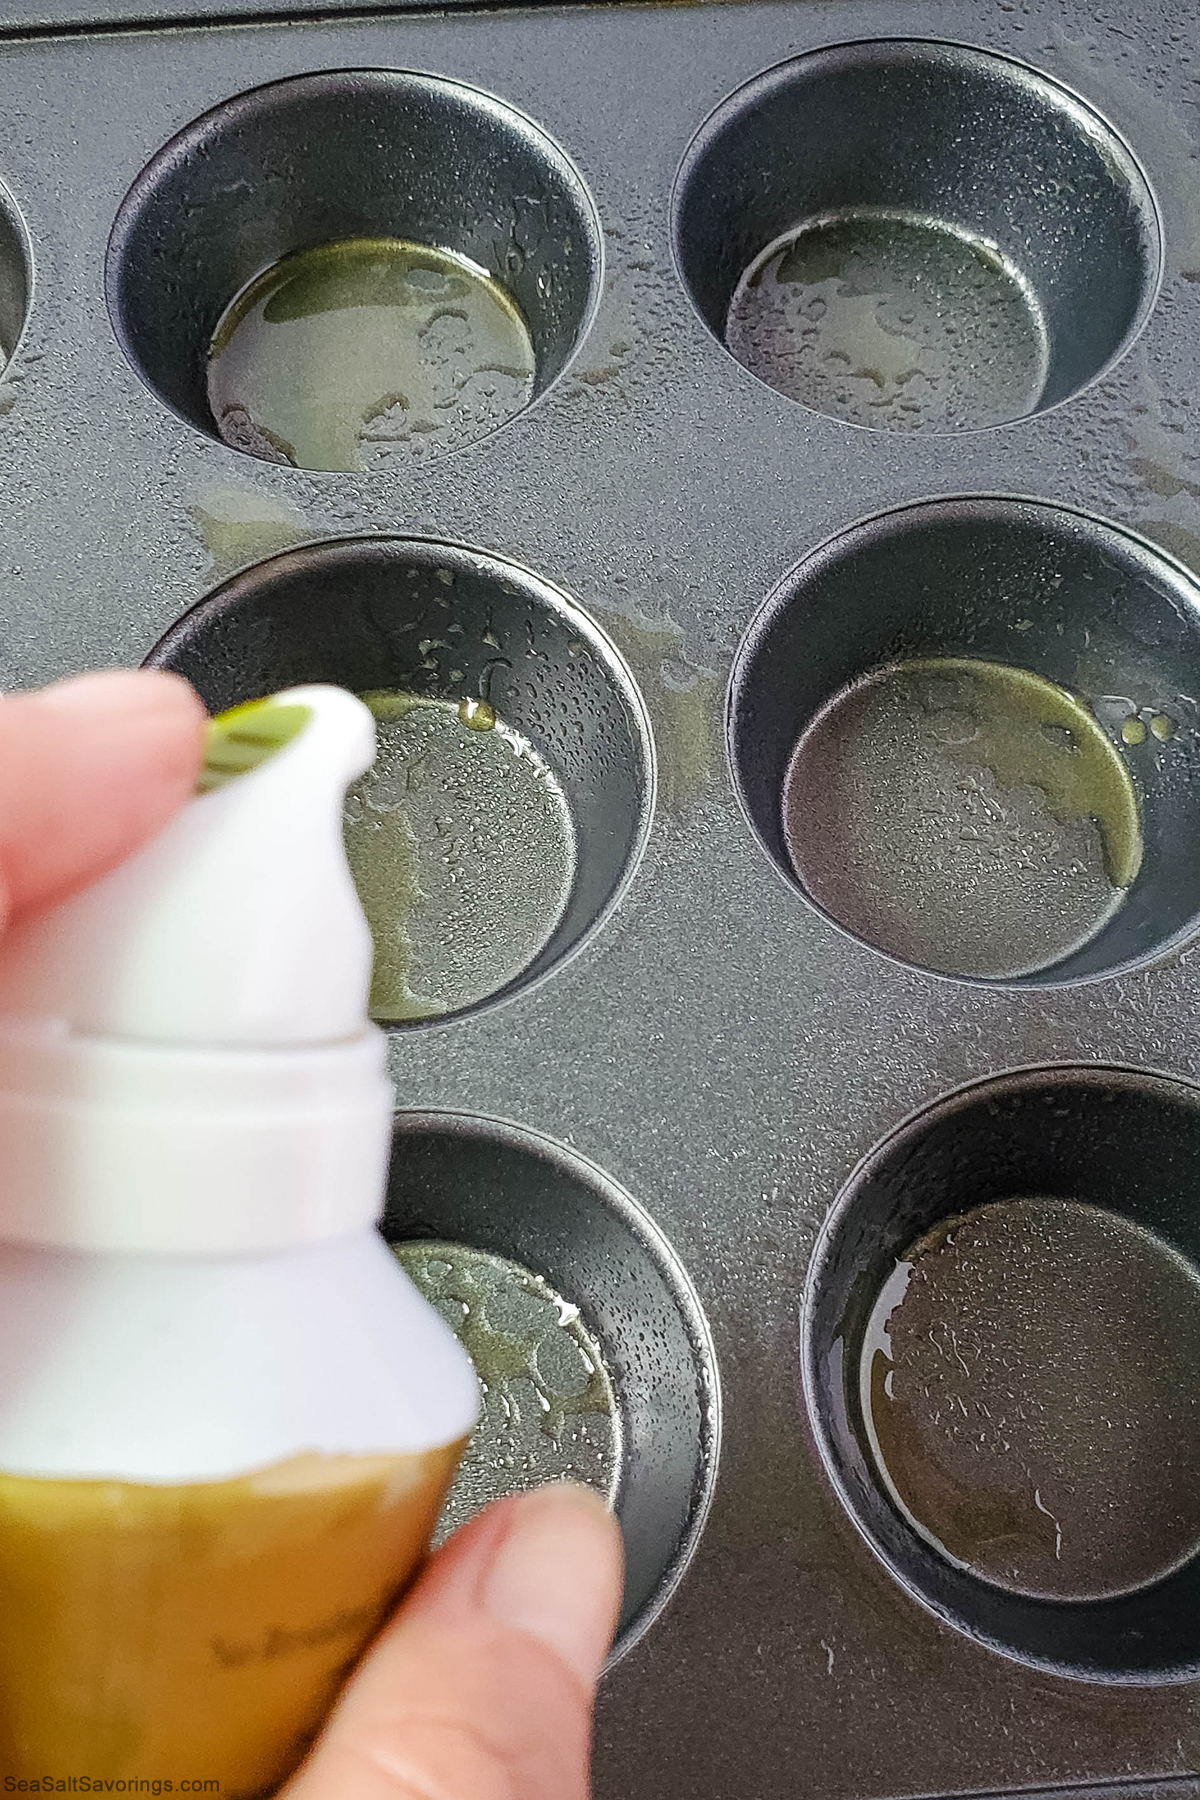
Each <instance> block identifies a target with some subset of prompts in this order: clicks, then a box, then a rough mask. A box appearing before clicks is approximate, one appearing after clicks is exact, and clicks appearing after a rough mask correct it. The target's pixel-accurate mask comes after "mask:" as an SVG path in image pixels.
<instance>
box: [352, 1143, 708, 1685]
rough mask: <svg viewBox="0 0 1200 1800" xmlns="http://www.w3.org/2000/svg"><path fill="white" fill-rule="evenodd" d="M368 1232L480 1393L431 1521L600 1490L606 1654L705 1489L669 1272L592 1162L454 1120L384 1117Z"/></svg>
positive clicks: (666, 1588)
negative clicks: (606, 1574)
mask: <svg viewBox="0 0 1200 1800" xmlns="http://www.w3.org/2000/svg"><path fill="white" fill-rule="evenodd" d="M381 1229H382V1231H383V1234H384V1236H385V1237H386V1238H387V1240H388V1242H389V1243H390V1244H392V1245H393V1246H394V1247H396V1249H397V1252H398V1254H399V1256H400V1260H401V1262H402V1264H403V1266H404V1267H405V1268H406V1269H408V1271H409V1273H410V1274H413V1275H415V1277H416V1278H417V1280H418V1284H419V1285H420V1286H421V1287H422V1288H423V1290H424V1291H425V1292H426V1294H427V1295H428V1297H429V1298H430V1299H431V1300H432V1301H433V1303H434V1305H436V1306H438V1308H439V1310H440V1311H441V1312H442V1313H443V1316H444V1317H446V1318H447V1319H448V1320H449V1322H450V1323H451V1324H452V1325H453V1326H454V1327H455V1329H456V1330H458V1331H459V1333H460V1335H461V1336H462V1339H463V1342H464V1343H465V1344H466V1345H467V1348H468V1349H469V1350H470V1351H471V1353H472V1356H473V1357H474V1359H475V1362H476V1369H477V1372H478V1374H479V1377H480V1380H481V1383H482V1384H483V1387H484V1390H485V1391H484V1395H483V1401H484V1408H483V1421H482V1424H481V1427H480V1429H479V1431H478V1432H477V1435H476V1442H475V1444H473V1446H472V1448H471V1450H469V1451H468V1454H467V1458H466V1460H465V1461H464V1464H463V1469H462V1471H461V1473H460V1477H459V1481H458V1483H457V1484H456V1487H455V1489H454V1490H453V1491H452V1492H451V1495H450V1498H449V1500H448V1502H447V1514H446V1515H445V1516H444V1521H443V1524H444V1526H445V1525H453V1524H458V1523H461V1522H462V1521H463V1520H464V1519H466V1518H468V1517H470V1516H471V1515H472V1513H474V1512H475V1511H476V1510H477V1509H478V1507H479V1506H481V1505H483V1504H484V1503H485V1502H486V1501H487V1500H489V1499H491V1498H494V1497H497V1496H498V1495H500V1494H503V1493H507V1492H513V1491H516V1490H517V1489H523V1488H528V1487H532V1486H536V1485H539V1483H540V1482H542V1481H545V1480H555V1479H560V1478H563V1477H570V1478H574V1479H576V1480H580V1479H581V1480H584V1481H587V1482H589V1484H590V1485H592V1486H594V1487H596V1488H597V1489H598V1490H599V1491H601V1492H602V1493H605V1494H606V1495H607V1496H608V1497H609V1498H610V1499H611V1500H612V1502H613V1504H614V1505H615V1509H616V1514H617V1517H618V1519H619V1521H620V1524H621V1528H622V1532H623V1535H624V1539H625V1559H626V1560H625V1598H624V1604H623V1606H622V1609H621V1622H620V1625H619V1628H618V1637H617V1643H616V1647H615V1650H614V1655H620V1654H622V1653H623V1652H624V1651H625V1650H627V1649H629V1647H630V1646H631V1645H632V1644H633V1643H635V1642H636V1641H637V1639H638V1638H639V1637H641V1635H642V1633H643V1632H644V1631H646V1630H647V1628H648V1627H649V1626H650V1625H651V1623H652V1622H653V1621H654V1619H656V1618H657V1616H658V1614H659V1613H660V1612H661V1611H662V1608H663V1607H664V1606H665V1605H666V1603H667V1601H668V1600H669V1598H670V1596H671V1594H672V1593H673V1592H674V1590H675V1588H676V1586H677V1585H678V1583H679V1581H680V1579H681V1578H682V1575H683V1573H684V1570H685V1569H686V1567H687V1564H688V1562H689V1560H690V1559H691V1556H692V1554H693V1552H694V1550H695V1548H696V1544H697V1542H698V1541H699V1538H700V1534H701V1531H702V1530H703V1526H704V1520H705V1516H706V1514H707V1510H708V1506H709V1502H710V1500H711V1497H712V1490H713V1484H714V1481H715V1478H716V1468H717V1458H718V1451H719V1441H720V1401H719V1390H718V1385H717V1374H716V1365H715V1361H714V1357H713V1350H712V1344H711V1340H710V1338H709V1334H708V1327H707V1325H706V1323H705V1320H704V1316H703V1313H702V1311H701V1308H700V1305H699V1302H698V1300H697V1298H696V1295H695V1293H694V1292H693V1290H692V1287H691V1284H690V1282H689V1281H688V1279H687V1276H686V1274H685V1273H684V1271H683V1269H682V1268H681V1266H680V1264H679V1262H678V1260H677V1259H676V1257H675V1255H674V1253H673V1252H672V1250H671V1249H670V1247H669V1245H668V1244H667V1243H666V1242H665V1240H664V1239H663V1238H662V1237H661V1236H660V1234H659V1233H658V1231H657V1230H656V1229H655V1227H654V1226H653V1224H652V1223H651V1221H650V1220H649V1219H648V1218H647V1216H646V1215H645V1213H644V1212H643V1211H642V1210H641V1208H640V1207H639V1206H638V1205H637V1204H636V1203H635V1202H634V1201H633V1200H631V1199H630V1197H629V1196H628V1195H627V1194H626V1193H624V1192H623V1191H622V1189H621V1188H619V1187H618V1186H617V1185H616V1184H615V1183H614V1182H612V1181H610V1180H609V1179H608V1178H607V1177H606V1176H605V1175H603V1174H602V1173H601V1172H600V1170H598V1169H597V1168H595V1167H594V1166H593V1165H592V1164H590V1163H588V1162H586V1161H585V1160H584V1159H583V1158H582V1157H579V1156H576V1155H575V1154H574V1153H573V1152H571V1151H568V1150H566V1149H564V1148H563V1147H562V1146H561V1145H558V1144H555V1143H553V1142H551V1141H550V1140H549V1139H548V1138H544V1137H542V1136H540V1135H539V1134H538V1133H536V1132H531V1131H523V1130H518V1129H517V1128H516V1127H515V1126H512V1125H506V1124H501V1123H499V1122H498V1121H494V1120H486V1119H475V1118H471V1117H467V1116H465V1115H462V1114H458V1113H437V1112H430V1113H418V1112H414V1113H406V1112H402V1113H399V1114H397V1117H396V1127H395V1136H394V1140H393V1150H392V1163H391V1175H390V1180H389V1186H388V1202H387V1210H386V1212H385V1214H384V1219H383V1224H382V1227H381ZM556 1313H557V1323H556V1318H555V1315H556Z"/></svg>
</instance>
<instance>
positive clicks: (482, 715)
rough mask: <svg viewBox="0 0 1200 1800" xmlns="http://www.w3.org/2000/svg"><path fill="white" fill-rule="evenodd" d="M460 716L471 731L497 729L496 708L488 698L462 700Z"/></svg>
mask: <svg viewBox="0 0 1200 1800" xmlns="http://www.w3.org/2000/svg"><path fill="white" fill-rule="evenodd" d="M458 716H459V718H460V719H461V720H462V722H463V724H464V725H466V726H467V727H468V728H469V729H470V730H471V731H494V730H495V729H496V710H495V708H494V707H492V706H489V705H488V703H487V701H486V700H470V699H467V700H460V701H459V703H458Z"/></svg>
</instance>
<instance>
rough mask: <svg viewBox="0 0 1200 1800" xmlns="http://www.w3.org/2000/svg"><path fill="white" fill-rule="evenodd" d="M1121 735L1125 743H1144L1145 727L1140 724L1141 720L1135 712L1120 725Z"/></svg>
mask: <svg viewBox="0 0 1200 1800" xmlns="http://www.w3.org/2000/svg"><path fill="white" fill-rule="evenodd" d="M1121 736H1122V737H1123V738H1124V740H1125V742H1126V743H1127V744H1144V743H1145V741H1146V727H1145V726H1144V725H1143V724H1142V721H1141V720H1140V719H1139V718H1138V717H1137V715H1136V713H1135V714H1134V716H1133V717H1132V718H1129V719H1126V720H1125V723H1124V724H1123V725H1122V727H1121Z"/></svg>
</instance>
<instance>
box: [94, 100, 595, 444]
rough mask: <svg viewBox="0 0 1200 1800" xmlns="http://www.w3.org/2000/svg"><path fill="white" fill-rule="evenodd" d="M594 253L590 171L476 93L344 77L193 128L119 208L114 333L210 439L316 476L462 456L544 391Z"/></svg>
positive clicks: (564, 355)
mask: <svg viewBox="0 0 1200 1800" xmlns="http://www.w3.org/2000/svg"><path fill="white" fill-rule="evenodd" d="M600 269H601V239H600V230H599V225H598V222H597V218H596V213H595V209H594V207H593V205H592V202H591V199H590V197H589V195H588V193H587V190H586V188H585V186H584V184H583V181H582V178H581V177H580V175H579V173H578V171H577V170H576V169H575V167H574V165H573V164H572V163H571V162H570V160H569V159H568V157H567V156H566V155H565V154H564V152H563V151H562V150H560V149H559V147H558V146H557V145H556V144H555V143H553V142H552V140H551V139H550V138H549V137H547V136H546V134H545V133H544V132H543V131H541V130H540V128H539V127H538V126H536V125H535V124H533V123H532V121H531V120H529V119H527V118H525V117H524V116H523V115H522V114H521V113H519V112H517V111H516V110H514V109H513V108H512V107H509V106H506V105H505V104H504V103H503V102H502V101H500V100H497V99H494V98H493V97H492V96H491V95H488V94H484V93H481V92H479V91H478V90H476V89H475V88H471V87H467V86H465V85H464V84H462V83H461V82H456V81H447V80H443V79H441V78H439V77H436V76H432V75H421V74H412V73H407V72H404V71H399V70H390V69H349V70H335V71H330V72H323V73H319V74H312V75H301V76H296V77H293V78H291V79H289V80H286V81H279V82H274V83H272V84H271V85H269V86H267V87H261V88H255V89H253V90H251V91H250V92H248V93H244V94H239V95H237V96H236V97H235V98H234V99H232V100H228V101H226V102H224V104H222V105H221V106H218V107H215V108H214V109H213V110H212V111H211V112H208V113H205V114H204V115H203V117H201V118H199V119H197V120H195V121H194V122H193V123H192V124H191V125H188V126H187V127H185V129H184V130H183V131H181V132H180V133H179V135H178V136H177V137H175V138H173V139H172V140H171V141H170V143H169V144H167V145H165V146H164V148H163V149H162V150H160V151H159V152H158V154H157V155H156V156H155V157H154V158H153V159H152V160H151V162H150V163H149V164H148V165H147V166H146V168H145V169H144V170H143V171H142V173H141V174H140V175H139V176H138V178H137V180H136V181H135V182H134V184H133V186H132V188H131V189H130V190H129V193H128V194H127V196H126V198H125V200H124V202H123V203H122V205H121V208H120V211H119V212H118V214H117V219H116V223H115V224H114V227H113V231H112V237H111V240H110V243H109V251H108V272H107V286H108V300H109V309H110V312H111V314H112V319H113V324H114V327H115V329H116V332H117V336H118V338H119V340H120V342H121V345H122V347H123V349H124V350H125V352H126V354H127V355H128V357H129V359H130V361H131V362H132V363H133V365H134V367H135V368H136V369H137V370H138V372H139V373H140V374H141V375H142V377H143V379H144V380H145V381H146V382H147V383H148V384H149V386H150V387H151V388H153V389H154V390H155V392H156V393H158V394H159V395H160V396H161V398H162V399H163V400H165V401H166V403H167V405H168V406H170V407H172V408H173V409H174V410H175V411H176V412H177V413H179V414H180V415H181V416H182V417H183V418H185V419H187V420H189V421H190V422H191V423H192V424H193V425H195V426H197V427H198V428H199V429H200V430H201V431H205V432H208V433H209V434H210V435H211V436H215V437H220V438H222V439H223V440H224V441H225V442H227V443H229V444H230V445H231V446H232V447H234V448H235V449H240V450H244V451H247V452H248V453H249V454H251V455H255V456H259V457H261V458H264V459H265V460H267V461H272V462H283V463H293V464H297V465H299V466H300V467H303V468H313V469H350V470H366V469H372V468H378V467H391V466H404V465H405V464H406V463H408V464H411V463H412V462H414V461H416V462H419V461H421V460H427V459H428V458H430V457H433V456H437V455H440V454H443V453H445V452H447V451H451V450H455V449H458V448H461V447H462V446H463V445H465V444H468V443H471V442H474V441H475V440H477V439H478V438H480V437H483V436H485V435H486V434H487V433H489V432H491V431H492V430H494V429H495V428H496V427H497V426H499V425H501V424H503V423H504V422H505V421H506V420H507V419H509V418H511V417H512V416H514V415H515V414H516V413H517V412H519V411H520V410H522V408H523V407H525V406H526V405H528V404H529V403H530V402H531V401H532V400H535V399H536V398H537V397H538V396H539V395H541V394H542V393H544V392H545V390H546V389H547V388H548V387H549V386H550V385H551V383H552V382H553V381H554V380H555V379H556V378H557V376H558V375H559V374H560V373H561V372H562V370H563V369H564V368H565V366H566V364H567V363H568V361H569V360H570V358H571V356H572V354H573V352H574V350H575V347H576V345H577V344H578V343H579V341H580V339H581V338H582V336H583V334H584V332H585V331H586V329H587V325H588V322H589V320H590V317H591V314H592V311H593V308H594V305H595V301H596V296H597V294H598V291H599V282H600Z"/></svg>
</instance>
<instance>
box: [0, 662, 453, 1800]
mask: <svg viewBox="0 0 1200 1800" xmlns="http://www.w3.org/2000/svg"><path fill="white" fill-rule="evenodd" d="M209 744H210V755H209V761H208V765H207V767H206V772H205V778H204V782H203V784H202V786H203V787H205V788H207V789H208V790H209V791H202V792H201V793H199V794H198V795H197V796H196V797H195V798H194V799H193V800H192V801H190V802H189V803H188V804H187V805H186V806H185V807H184V809H183V810H182V812H181V813H179V814H178V815H177V816H176V817H175V819H174V820H173V821H172V822H171V823H170V824H169V825H168V826H167V827H166V829H165V830H164V831H163V832H161V833H160V835H159V836H158V837H157V838H155V839H154V840H153V842H151V843H150V844H148V845H147V846H146V847H145V848H143V849H142V850H141V851H140V853H139V854H137V855H136V856H134V857H133V858H132V859H131V860H130V861H129V862H127V863H125V864H124V865H123V866H122V867H121V868H119V869H117V870H115V871H114V872H113V873H111V874H109V875H108V876H106V877H105V878H104V879H103V880H101V881H99V882H97V883H96V884H95V885H94V886H92V887H90V888H88V889H87V890H85V891H84V892H82V893H80V894H77V895H76V896H74V897H73V898H70V899H68V900H66V901H65V902H64V903H63V904H61V905H60V906H58V907H57V908H55V909H54V910H52V911H50V912H49V913H46V914H43V915H41V916H40V917H37V918H34V919H32V920H30V921H29V922H28V923H25V924H23V925H20V926H18V927H17V928H16V929H15V930H14V931H13V932H12V933H11V934H10V936H9V937H8V938H7V939H5V940H4V943H3V945H2V946H0V1774H3V1775H6V1776H8V1775H12V1776H15V1777H17V1778H18V1779H19V1778H22V1777H43V1776H46V1775H50V1776H55V1775H57V1776H59V1777H60V1778H67V1777H87V1778H90V1781H91V1783H92V1785H93V1787H94V1785H95V1784H96V1783H97V1782H98V1781H100V1780H102V1779H104V1778H118V1791H120V1789H121V1787H122V1786H123V1783H121V1782H120V1781H119V1778H130V1777H144V1778H148V1779H149V1781H150V1782H158V1781H162V1782H167V1781H172V1782H174V1784H175V1788H176V1791H178V1789H179V1786H180V1784H181V1783H182V1782H183V1781H199V1780H215V1781H219V1782H220V1792H221V1794H222V1795H224V1796H226V1800H228V1797H229V1796H236V1795H254V1794H263V1793H266V1792H269V1791H271V1789H273V1788H274V1787H275V1786H276V1785H277V1784H278V1782H279V1781H280V1780H282V1779H283V1777H284V1776H285V1775H287V1774H288V1773H289V1772H290V1770H291V1769H292V1768H293V1767H294V1765H295V1764H296V1763H297V1762H298V1761H299V1759H300V1758H301V1756H302V1755H303V1753H304V1750H305V1749H306V1748H307V1746H308V1744H309V1743H310V1742H311V1739H312V1737H313V1735H314V1733H315V1731H316V1729H317V1728H318V1726H319V1724H320V1722H321V1719H322V1717H323V1715H324V1713H325V1711H326V1710H327V1708H328V1706H329V1703H330V1701H331V1700H332V1698H333V1696H334V1694H335V1692H336V1690H337V1687H338V1685H339V1683H340V1681H341V1679H342V1678H343V1676H344V1675H345V1673H346V1671H347V1669H348V1667H349V1666H350V1665H351V1664H352V1663H353V1661H354V1659H355V1657H356V1656H357V1655H358V1653H359V1651H360V1650H361V1649H362V1647H363V1645H364V1644H365V1642H366V1641H367V1639H368V1638H369V1637H370V1636H371V1635H372V1633H373V1632H374V1630H375V1629H376V1627H377V1626H378V1625H379V1623H380V1621H381V1619H382V1617H383V1615H384V1613H385V1612H386V1609H387V1608H388V1606H389V1604H390V1603H391V1601H392V1600H393V1599H394V1598H395V1596H396V1594H397V1592H398V1591H399V1590H400V1589H401V1588H402V1587H403V1586H404V1583H405V1581H406V1580H407V1578H408V1577H409V1576H410V1575H411V1573H412V1571H413V1568H414V1565H415V1564H416V1563H417V1561H418V1559H419V1558H420V1557H421V1556H422V1555H423V1553H424V1551H425V1549H426V1547H427V1545H428V1542H429V1537H430V1533H431V1531H432V1529H433V1525H434V1521H435V1519H436V1516H437V1513H438V1510H439V1507H440V1504H441V1501H442V1498H443V1496H444V1494H445V1491H446V1489H447V1487H448V1485H449V1483H450V1480H451V1478H452V1476H453V1473H454V1470H455V1467H456V1465H457V1462H458V1459H459V1456H460V1454H461V1451H462V1448H463V1444H464V1441H465V1439H466V1436H467V1435H468V1433H469V1432H470V1430H471V1427H472V1425H473V1423H474V1419H475V1413H476V1405H477V1400H476V1392H477V1390H476V1383H475V1378H474V1374H473V1371H472V1369H471V1366H470V1363H469V1361H468V1359H467V1357H466V1355H465V1353H464V1352H463V1350H462V1349H461V1347H460V1345H459V1344H458V1342H457V1340H456V1339H455V1338H454V1336H453V1334H452V1333H451V1332H450V1330H449V1328H448V1327H447V1326H446V1325H445V1324H444V1323H443V1321H442V1320H441V1319H440V1318H439V1317H438V1315H437V1314H436V1313H435V1312H434V1311H433V1310H432V1309H431V1308H430V1307H429V1306H427V1305H426V1303H425V1301H424V1300H422V1299H421V1298H420V1296H419V1295H418V1294H417V1292H416V1290H415V1288H413V1287H412V1286H411V1285H410V1284H409V1282H408V1280H407V1278H406V1277H405V1276H404V1275H403V1274H402V1273H401V1271H400V1270H399V1268H398V1267H397V1265H396V1263H395V1260H394V1258H393V1257H392V1256H391V1254H390V1253H389V1251H388V1250H387V1247H386V1246H385V1245H384V1243H383V1242H382V1240H381V1238H380V1237H379V1236H378V1234H377V1232H376V1230H375V1228H374V1227H375V1220H376V1218H377V1216H378V1213H379V1210H380V1205H381V1199H382V1193H383V1186H384V1179H385V1174H386V1168H387V1158H388V1146H389V1126H390V1118H391V1110H392V1093H391V1089H390V1086H389V1084H388V1082H387V1079H386V1075H385V1070H384V1066H383V1064H384V1043H383V1039H382V1037H381V1035H380V1033H379V1032H378V1031H377V1030H376V1029H375V1027H373V1026H371V1025H369V1024H368V1023H367V1022H366V1016H365V1015H366V997H367V990H368V985H369V979H370V966H371V945H370V938H369V935H368V932H367V928H366V925H365V922H364V920H363V916H362V913H361V911H360V909H359V906H358V901H357V897H356V895H355V892H354V888H353V885H352V883H351V880H350V875H349V872H348V869H347V866H346V860H345V855H344V852H343V849H342V828H341V814H342V800H343V794H344V790H345V787H346V784H347V782H348V781H350V780H352V779H353V778H354V777H355V776H357V775H359V774H360V773H361V772H362V771H363V769H364V768H366V766H367V765H368V764H369V762H370V760H371V757H372V754H373V745H374V728H373V725H372V721H371V716H370V714H369V713H368V711H367V709H366V708H365V707H364V706H362V705H361V704H360V703H359V702H358V701H357V700H355V699H353V698H352V696H351V695H349V694H347V693H343V692H342V691H340V690H339V689H336V688H327V687H305V688H297V689H294V690H292V691H291V692H290V693H287V694H283V695H279V696H277V697H276V698H275V699H274V700H269V701H262V702H258V703H256V704H255V705H252V706H249V707H243V708H239V709H237V711H236V712H234V713H232V714H226V715H225V717H224V719H222V720H219V721H217V722H215V724H214V725H213V726H212V727H211V728H210V734H209ZM134 1785H135V1784H134V1783H133V1782H130V1786H131V1787H133V1786H134ZM136 1786H137V1788H139V1789H141V1791H146V1789H145V1788H144V1787H143V1784H142V1782H141V1781H138V1782H137V1783H136ZM149 1791H151V1792H153V1791H156V1790H155V1789H154V1788H150V1789H149ZM159 1791H165V1790H159Z"/></svg>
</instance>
